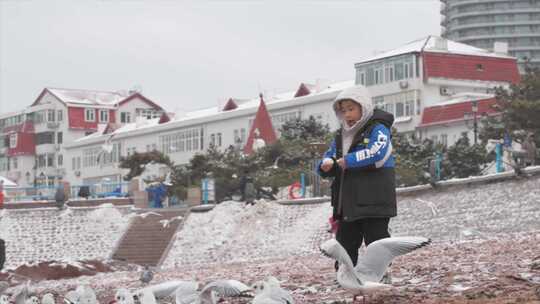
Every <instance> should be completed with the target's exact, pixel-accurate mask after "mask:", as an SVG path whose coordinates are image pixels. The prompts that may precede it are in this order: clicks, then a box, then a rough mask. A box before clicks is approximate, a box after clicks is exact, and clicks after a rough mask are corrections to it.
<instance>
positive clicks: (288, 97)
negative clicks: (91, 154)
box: [67, 80, 354, 148]
mask: <svg viewBox="0 0 540 304" xmlns="http://www.w3.org/2000/svg"><path fill="white" fill-rule="evenodd" d="M351 86H354V80H348V81H343V82H338V83H333V84H330V85H325V86H324V87H322V88H320V89H319V91H315V92H312V93H311V94H309V95H307V96H302V97H298V98H294V94H295V93H296V91H290V92H285V93H282V94H278V95H275V96H274V97H264V101H265V103H266V105H267V106H272V105H277V104H285V103H287V102H292V101H293V100H295V99H299V98H306V97H309V96H315V95H321V94H326V93H331V92H337V91H341V90H343V89H345V88H348V87H351ZM259 102H260V99H259V97H257V98H253V99H249V100H246V101H245V102H243V103H240V104H238V107H237V108H236V109H233V110H229V111H222V109H221V107H220V106H215V107H211V108H206V109H201V110H196V111H192V112H187V113H182V115H180V114H176V115H175V117H174V118H173V119H171V120H170V121H168V122H166V123H163V124H161V125H166V124H167V125H169V124H174V123H178V122H186V121H190V120H195V119H202V118H209V117H212V116H219V115H228V113H231V112H235V111H238V110H248V109H252V110H253V111H254V113H255V112H256V111H257V109H258V107H259ZM158 122H159V118H157V119H150V120H145V121H141V122H138V123H137V122H136V123H130V124H126V125H124V126H122V127H120V128H118V129H116V130H115V131H114V132H112V133H109V134H106V135H104V134H101V133H99V132H95V133H92V134H90V135H88V136H85V137H82V138H79V139H77V140H75V141H74V142H75V143H83V142H86V141H88V140H90V139H93V138H99V137H100V136H101V135H104V136H111V135H112V134H115V135H117V134H120V133H128V132H132V131H136V130H140V129H150V128H152V127H155V126H158V125H159V123H158ZM67 147H68V148H69V147H70V146H69V145H68V146H67Z"/></svg>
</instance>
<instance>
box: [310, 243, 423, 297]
mask: <svg viewBox="0 0 540 304" xmlns="http://www.w3.org/2000/svg"><path fill="white" fill-rule="evenodd" d="M430 242H431V240H430V239H427V238H424V237H389V238H384V239H380V240H377V241H375V242H373V243H371V244H369V245H368V246H367V248H366V252H365V254H364V255H362V256H359V257H358V263H357V265H356V267H355V266H353V263H352V260H351V258H350V257H349V255H348V254H347V251H346V250H345V248H343V246H341V244H339V242H338V241H337V240H336V239H330V240H328V241H326V242H324V243H323V244H322V245H321V247H320V248H321V251H322V253H323V254H324V255H326V256H328V257H330V258H333V259H335V260H336V261H338V262H339V264H340V266H339V269H338V271H337V281H338V283H339V285H341V286H342V287H343V288H345V289H348V290H351V291H352V292H353V293H355V294H356V295H362V296H364V295H365V294H367V293H370V292H375V291H378V290H387V289H391V288H392V286H391V285H388V284H383V283H379V282H380V281H381V279H382V277H383V276H384V273H385V272H386V269H387V267H388V265H390V263H391V262H392V260H393V259H394V258H395V257H397V256H400V255H403V254H406V253H409V252H411V251H413V250H415V249H418V248H420V247H423V246H425V245H428V244H429V243H430ZM355 298H356V296H355ZM353 299H354V298H353ZM363 300H364V302H365V297H363Z"/></svg>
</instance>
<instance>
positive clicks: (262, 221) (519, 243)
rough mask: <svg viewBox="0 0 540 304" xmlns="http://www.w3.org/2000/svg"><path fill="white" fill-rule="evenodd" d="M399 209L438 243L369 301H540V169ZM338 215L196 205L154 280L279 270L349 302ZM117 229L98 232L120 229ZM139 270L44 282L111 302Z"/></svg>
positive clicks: (303, 289) (331, 299)
mask: <svg viewBox="0 0 540 304" xmlns="http://www.w3.org/2000/svg"><path fill="white" fill-rule="evenodd" d="M398 209H399V211H398V216H397V217H396V218H394V219H393V220H392V222H391V228H392V234H393V235H419V236H426V237H430V238H432V240H433V244H432V245H430V246H428V247H425V248H422V249H420V250H418V251H415V252H413V253H411V254H408V255H407V256H404V257H400V258H398V259H397V260H396V261H395V263H394V264H393V266H392V275H393V278H394V285H395V286H397V287H398V290H397V291H395V292H394V293H391V294H382V295H376V296H373V297H372V298H368V301H369V303H466V302H467V301H472V302H471V303H509V302H516V301H520V302H522V303H539V302H540V177H531V178H528V179H516V180H511V181H505V182H498V183H492V184H484V185H470V186H466V185H464V186H456V187H452V188H443V189H439V190H437V191H429V192H424V193H422V194H417V195H410V196H403V197H400V199H399V204H398ZM126 210H127V209H126ZM11 212H12V211H9V214H8V216H7V217H6V216H4V218H3V219H2V221H1V222H0V228H4V227H8V226H4V225H7V224H6V222H5V221H6V220H8V221H9V218H11V217H12V215H13V214H12V213H11ZM21 212H22V211H21ZM32 212H45V211H34V210H33V211H32ZM50 212H52V211H50ZM330 214H331V209H330V205H329V203H322V204H313V205H300V206H284V205H279V204H276V203H271V202H261V203H258V204H256V205H255V206H244V205H243V204H242V203H238V202H224V203H222V204H219V205H217V206H216V207H215V208H214V209H213V210H211V211H209V212H207V213H192V214H191V215H190V216H189V217H188V218H187V220H186V222H185V224H184V227H183V229H182V231H181V232H180V233H179V234H178V235H177V236H176V240H175V242H174V244H173V246H172V248H171V250H170V252H169V255H168V257H167V258H166V260H165V262H164V265H163V269H161V270H159V271H158V272H157V274H156V277H155V279H154V281H155V282H162V281H167V280H172V279H196V280H199V281H201V282H208V281H212V280H215V279H220V278H234V279H237V280H240V281H243V282H245V283H252V282H254V281H256V280H259V279H263V278H264V277H266V276H268V275H273V276H276V277H278V278H279V279H280V280H282V281H283V285H284V287H285V288H287V289H288V290H291V291H292V293H293V296H294V298H295V299H296V301H297V303H345V302H346V300H350V294H348V293H347V292H346V291H344V290H343V289H341V288H339V287H338V286H336V284H335V282H334V279H335V273H334V270H333V266H332V265H333V263H332V261H330V260H329V259H328V258H326V257H323V256H321V255H320V254H319V252H318V245H319V244H320V242H321V241H323V240H324V239H326V238H330V237H332V236H331V235H330V234H329V233H327V231H326V230H327V228H328V224H327V220H328V217H329V215H330ZM67 216H72V215H70V214H68V215H67ZM73 216H74V215H73ZM128 217H129V216H126V215H124V216H117V217H116V219H115V220H113V221H111V222H107V224H105V225H103V226H108V225H111V226H110V227H112V225H113V224H112V223H116V224H114V225H116V226H114V227H116V228H115V229H118V231H119V230H121V227H120V226H119V225H121V224H118V223H126V222H127V218H128ZM85 218H86V219H83V218H80V219H76V220H75V219H74V220H71V221H70V223H71V224H69V225H74V224H73V223H74V222H77V221H79V222H80V223H81V224H80V228H77V226H76V225H74V226H72V227H71V228H70V229H72V230H74V229H82V230H85V231H88V230H91V229H95V227H94V228H91V227H90V226H96V222H95V219H94V220H91V219H87V218H88V216H85ZM19 220H20V219H19ZM12 221H13V219H12ZM30 223H31V221H30V220H28V221H27V222H26V225H31V224H30ZM18 225H19V226H20V225H22V224H20V223H19V224H18ZM56 225H58V223H57V224H56ZM98 226H99V225H98ZM18 229H22V228H18ZM32 229H36V231H37V230H38V228H32ZM55 229H58V228H55ZM110 230H111V228H109V229H106V228H103V230H100V231H97V230H93V231H92V233H109V234H113V233H111V231H110ZM4 231H5V230H4V229H2V230H0V236H2V237H5V236H6V233H5V232H4ZM69 235H75V234H74V233H73V232H69ZM10 237H11V238H13V236H11V235H9V233H8V235H7V238H8V239H9V238H10ZM34 238H36V239H39V240H38V244H41V245H40V246H42V247H41V250H43V249H44V248H47V246H46V245H47V244H49V242H46V241H44V240H41V239H40V234H36V236H34ZM11 240H12V241H13V239H11ZM69 240H70V241H75V240H74V239H72V238H71V237H70V238H69ZM52 241H53V242H59V241H58V240H52ZM76 241H77V242H79V244H80V246H81V247H88V244H86V242H89V243H91V242H92V241H91V239H89V238H81V239H80V240H76ZM111 243H112V242H111ZM21 246H22V245H21ZM28 248H29V246H26V247H24V246H22V247H20V249H19V250H29V249H28ZM102 248H104V247H102ZM35 250H36V249H32V252H35ZM103 250H105V249H103ZM109 250H110V249H109ZM21 253H22V252H21ZM58 254H59V255H60V253H58ZM96 256H99V255H96ZM101 256H103V254H102V255H101ZM70 257H71V256H70ZM137 278H138V273H137V272H132V271H117V272H115V273H107V274H99V275H97V276H93V277H80V278H78V279H70V280H59V281H47V282H41V283H39V285H37V286H36V288H37V290H38V291H43V290H45V289H54V290H57V291H58V292H60V293H61V294H62V293H64V292H65V291H67V290H69V289H72V288H74V287H75V286H76V285H78V284H82V283H87V284H90V285H91V286H93V287H94V288H96V289H97V290H98V294H99V298H100V300H101V301H102V303H106V302H108V301H109V300H111V296H112V294H113V293H114V290H115V289H116V288H119V287H130V288H135V287H139V286H140V283H139V282H138V280H137ZM227 301H228V303H249V302H250V301H249V300H248V299H237V300H227Z"/></svg>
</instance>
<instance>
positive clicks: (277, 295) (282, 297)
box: [252, 277, 294, 304]
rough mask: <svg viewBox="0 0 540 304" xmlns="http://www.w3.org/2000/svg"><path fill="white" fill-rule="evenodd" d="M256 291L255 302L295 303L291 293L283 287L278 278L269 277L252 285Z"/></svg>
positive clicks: (271, 303) (272, 303)
mask: <svg viewBox="0 0 540 304" xmlns="http://www.w3.org/2000/svg"><path fill="white" fill-rule="evenodd" d="M252 288H253V290H254V291H255V298H253V302H252V303H253V304H294V299H293V298H292V296H291V294H290V293H289V292H288V291H287V290H285V289H283V288H281V286H280V283H279V281H278V279H276V278H275V277H268V278H267V279H266V280H265V281H258V282H255V283H254V284H253V285H252Z"/></svg>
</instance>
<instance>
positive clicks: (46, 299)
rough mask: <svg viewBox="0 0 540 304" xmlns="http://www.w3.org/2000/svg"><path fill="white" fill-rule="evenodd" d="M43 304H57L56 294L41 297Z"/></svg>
mask: <svg viewBox="0 0 540 304" xmlns="http://www.w3.org/2000/svg"><path fill="white" fill-rule="evenodd" d="M41 304H56V301H55V300H54V294H52V293H50V292H48V293H46V294H44V295H43V296H42V297H41Z"/></svg>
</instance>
